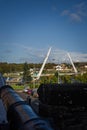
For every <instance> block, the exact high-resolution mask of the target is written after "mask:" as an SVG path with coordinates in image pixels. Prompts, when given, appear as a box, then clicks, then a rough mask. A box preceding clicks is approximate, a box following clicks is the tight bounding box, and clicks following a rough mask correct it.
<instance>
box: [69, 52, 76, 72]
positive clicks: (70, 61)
mask: <svg viewBox="0 0 87 130" xmlns="http://www.w3.org/2000/svg"><path fill="white" fill-rule="evenodd" d="M67 55H68V57H69V59H70V62H71V64H72V66H73V69H74V71H75V73H77V69H76V67H75V65H74V63H73V61H72V59H71V56H70V54H69V53H67Z"/></svg>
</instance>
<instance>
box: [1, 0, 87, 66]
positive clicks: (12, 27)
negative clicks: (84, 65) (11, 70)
mask: <svg viewBox="0 0 87 130" xmlns="http://www.w3.org/2000/svg"><path fill="white" fill-rule="evenodd" d="M50 46H52V51H51V54H50V57H49V61H50V62H52V59H55V62H61V61H64V60H65V61H66V60H67V52H69V53H70V55H71V57H72V59H73V61H87V0H0V62H11V63H20V62H25V61H27V62H29V63H30V62H36V63H37V62H42V61H43V58H44V56H45V54H46V53H47V51H48V48H49V47H50Z"/></svg>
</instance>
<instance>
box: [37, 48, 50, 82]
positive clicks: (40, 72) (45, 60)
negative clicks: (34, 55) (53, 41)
mask: <svg viewBox="0 0 87 130" xmlns="http://www.w3.org/2000/svg"><path fill="white" fill-rule="evenodd" d="M50 52H51V47H50V48H49V50H48V53H47V55H46V58H45V59H44V62H43V64H42V67H41V69H40V71H39V73H38V75H37V78H36V79H37V80H38V79H39V78H40V76H41V74H42V71H43V69H44V66H45V64H46V62H47V59H48V57H49V55H50Z"/></svg>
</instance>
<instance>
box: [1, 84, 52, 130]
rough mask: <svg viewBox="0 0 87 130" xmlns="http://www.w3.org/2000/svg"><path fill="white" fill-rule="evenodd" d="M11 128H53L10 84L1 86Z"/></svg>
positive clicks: (43, 129)
mask: <svg viewBox="0 0 87 130" xmlns="http://www.w3.org/2000/svg"><path fill="white" fill-rule="evenodd" d="M0 97H1V99H2V101H3V104H4V106H5V109H6V112H7V120H8V123H9V126H10V130H52V128H51V127H50V125H49V123H48V122H46V121H45V120H43V119H41V117H39V116H38V115H37V114H36V113H35V112H34V111H33V109H32V108H31V107H30V106H29V105H28V104H27V103H26V102H25V101H24V100H23V99H22V98H21V97H20V96H19V95H18V94H17V93H16V92H15V91H14V90H13V89H12V87H11V86H9V85H4V86H2V87H0Z"/></svg>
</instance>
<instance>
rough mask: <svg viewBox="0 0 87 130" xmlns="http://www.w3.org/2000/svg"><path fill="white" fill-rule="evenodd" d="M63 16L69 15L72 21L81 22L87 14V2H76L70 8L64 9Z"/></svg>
mask: <svg viewBox="0 0 87 130" xmlns="http://www.w3.org/2000/svg"><path fill="white" fill-rule="evenodd" d="M61 16H68V17H69V19H70V20H71V21H74V22H81V21H83V18H84V17H86V16H87V4H86V3H85V2H82V3H79V4H76V5H74V6H73V7H71V8H70V9H66V10H63V11H62V13H61Z"/></svg>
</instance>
